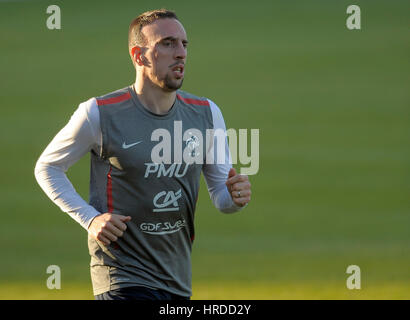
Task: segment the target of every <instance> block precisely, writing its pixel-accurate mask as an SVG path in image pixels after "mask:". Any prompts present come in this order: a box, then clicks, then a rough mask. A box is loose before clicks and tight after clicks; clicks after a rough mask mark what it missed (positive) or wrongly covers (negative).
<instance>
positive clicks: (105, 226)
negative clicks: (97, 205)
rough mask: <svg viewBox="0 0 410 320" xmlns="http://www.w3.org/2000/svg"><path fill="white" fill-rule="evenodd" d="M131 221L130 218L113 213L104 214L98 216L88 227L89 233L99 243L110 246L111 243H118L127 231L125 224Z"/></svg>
mask: <svg viewBox="0 0 410 320" xmlns="http://www.w3.org/2000/svg"><path fill="white" fill-rule="evenodd" d="M130 220H131V217H130V216H122V215H119V214H113V213H109V212H107V213H103V214H100V215H99V216H96V217H95V218H94V220H93V221H92V222H91V224H90V226H89V227H88V233H89V234H90V235H91V236H92V237H93V238H94V239H95V240H98V241H101V242H102V243H103V244H105V245H106V246H108V245H109V244H110V243H111V241H117V239H118V237H122V235H123V234H124V231H125V230H126V229H127V225H126V224H125V222H128V221H130Z"/></svg>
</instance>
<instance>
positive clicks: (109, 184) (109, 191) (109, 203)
mask: <svg viewBox="0 0 410 320" xmlns="http://www.w3.org/2000/svg"><path fill="white" fill-rule="evenodd" d="M111 171H112V167H111V166H110V171H109V172H108V174H107V208H108V212H113V210H114V208H113V206H112V178H111Z"/></svg>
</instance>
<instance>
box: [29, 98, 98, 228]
mask: <svg viewBox="0 0 410 320" xmlns="http://www.w3.org/2000/svg"><path fill="white" fill-rule="evenodd" d="M95 104H96V101H95V99H94V98H93V99H90V100H88V101H86V102H84V103H81V104H80V105H79V107H78V109H77V110H76V111H75V112H74V114H73V115H72V117H71V119H70V121H69V122H68V123H67V124H66V126H65V127H64V128H63V129H62V130H61V131H60V132H59V133H58V134H57V135H56V136H55V137H54V139H53V140H52V141H51V142H50V144H49V145H48V146H47V148H46V149H45V150H44V152H43V153H42V154H41V156H40V158H39V159H38V161H37V163H36V167H35V170H34V171H35V177H36V179H37V182H38V184H39V185H40V187H41V188H42V189H43V190H44V192H45V193H46V194H47V196H48V197H49V198H50V199H51V200H52V201H53V202H54V203H55V204H56V205H57V206H59V207H60V209H61V210H62V211H64V212H66V213H68V214H69V215H70V216H71V217H72V218H73V219H74V220H75V221H77V222H78V223H79V224H80V225H81V226H82V227H83V228H85V229H88V227H89V225H90V223H91V221H92V220H93V219H94V218H95V217H96V216H97V215H99V214H100V212H98V211H97V210H96V209H94V207H92V206H90V205H89V204H88V203H87V202H85V201H84V199H82V198H81V196H80V195H79V194H78V193H77V192H76V190H75V189H74V187H73V185H72V184H71V182H70V181H69V180H68V178H67V176H66V174H65V173H66V172H67V170H68V169H69V168H70V167H71V166H72V165H73V164H74V163H76V162H77V161H78V160H79V159H80V158H81V157H83V156H84V155H85V154H87V153H88V152H89V151H90V150H91V149H95V150H97V149H98V148H100V145H101V142H100V141H101V140H99V139H101V137H98V131H100V132H101V130H100V128H99V114H98V108H97V107H96V105H95ZM95 118H97V119H95ZM95 120H98V121H95ZM97 125H98V127H96V126H97Z"/></svg>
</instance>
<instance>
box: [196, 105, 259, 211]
mask: <svg viewBox="0 0 410 320" xmlns="http://www.w3.org/2000/svg"><path fill="white" fill-rule="evenodd" d="M208 101H209V103H210V108H211V111H212V119H213V124H214V130H220V132H222V131H223V132H224V133H226V126H225V121H224V119H223V116H222V113H221V110H220V109H219V108H218V106H217V105H216V104H215V103H214V102H212V101H211V100H208ZM217 143H218V137H217V136H214V138H213V143H212V145H211V147H210V148H211V149H212V150H211V152H212V158H214V155H215V154H216V153H215V151H219V152H224V153H225V154H224V159H225V161H223V162H222V163H218V162H217V161H216V159H213V161H212V163H205V164H204V165H203V173H204V177H205V181H206V183H207V186H208V192H209V195H210V197H211V200H212V202H213V204H214V206H215V207H216V208H217V209H218V210H220V211H221V212H224V213H232V212H236V211H239V210H241V209H242V208H244V207H245V206H246V205H247V204H248V203H249V201H250V200H251V184H250V182H249V178H248V176H247V175H241V174H237V173H236V170H235V169H234V168H232V161H231V154H230V151H229V146H228V140H227V138H226V136H225V138H224V144H223V146H222V147H221V146H218V144H217ZM208 151H210V150H208Z"/></svg>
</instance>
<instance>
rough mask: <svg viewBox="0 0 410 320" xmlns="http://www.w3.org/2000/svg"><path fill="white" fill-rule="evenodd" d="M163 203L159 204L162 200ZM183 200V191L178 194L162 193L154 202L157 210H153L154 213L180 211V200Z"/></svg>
mask: <svg viewBox="0 0 410 320" xmlns="http://www.w3.org/2000/svg"><path fill="white" fill-rule="evenodd" d="M163 197H164V199H163V200H162V203H159V201H160V200H161V198H163ZM179 198H181V189H179V190H178V191H177V192H174V191H168V192H166V191H161V192H160V193H158V194H157V195H156V196H155V197H154V200H153V203H154V206H155V208H156V209H153V211H154V212H165V211H178V210H179V204H178V199H179Z"/></svg>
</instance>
